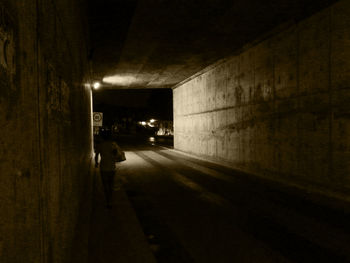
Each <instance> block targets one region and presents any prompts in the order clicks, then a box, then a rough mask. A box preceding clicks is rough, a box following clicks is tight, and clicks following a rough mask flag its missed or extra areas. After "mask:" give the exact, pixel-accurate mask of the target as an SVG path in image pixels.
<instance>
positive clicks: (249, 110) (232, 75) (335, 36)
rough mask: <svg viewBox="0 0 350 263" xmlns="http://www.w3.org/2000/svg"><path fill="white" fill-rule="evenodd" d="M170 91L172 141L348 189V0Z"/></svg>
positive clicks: (250, 167)
mask: <svg viewBox="0 0 350 263" xmlns="http://www.w3.org/2000/svg"><path fill="white" fill-rule="evenodd" d="M173 100H174V129H175V131H174V134H175V135H174V147H175V148H176V149H178V150H181V151H184V152H189V153H192V154H195V155H199V156H202V157H205V158H209V159H211V160H215V161H219V162H224V163H226V164H229V165H230V166H232V167H234V168H238V169H240V170H243V171H246V172H249V173H253V174H256V175H258V176H262V177H264V178H268V179H272V180H278V181H281V182H283V183H289V184H290V183H292V184H293V185H298V186H301V187H307V188H308V189H314V190H316V191H318V192H319V191H321V192H323V193H326V194H331V193H336V194H339V193H341V192H344V191H346V190H349V189H350V120H349V116H350V1H339V2H337V3H336V4H334V5H333V6H331V7H329V8H327V9H325V10H323V11H320V12H318V13H316V14H314V15H313V16H312V17H309V18H308V19H305V20H303V21H301V22H298V23H294V24H293V25H291V26H289V27H288V28H285V29H284V30H282V31H281V30H280V31H279V32H277V33H274V34H271V36H270V37H268V38H267V39H265V40H262V41H260V43H256V44H251V45H250V47H249V48H245V49H244V50H243V51H241V52H240V53H239V54H237V55H235V56H233V57H231V58H228V59H225V60H223V61H221V62H219V63H217V64H215V65H213V66H211V67H209V68H207V69H206V70H204V71H203V72H202V73H200V74H198V75H197V76H194V77H192V78H190V79H189V80H188V81H186V82H184V83H182V84H180V85H179V86H177V87H175V88H174V90H173ZM342 196H343V197H349V196H347V195H346V194H345V195H342Z"/></svg>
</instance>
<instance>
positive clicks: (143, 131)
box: [93, 88, 174, 147]
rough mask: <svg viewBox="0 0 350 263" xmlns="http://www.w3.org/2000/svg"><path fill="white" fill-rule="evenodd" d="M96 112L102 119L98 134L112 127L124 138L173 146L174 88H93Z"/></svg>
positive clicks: (97, 127) (98, 125) (96, 127)
mask: <svg viewBox="0 0 350 263" xmlns="http://www.w3.org/2000/svg"><path fill="white" fill-rule="evenodd" d="M93 112H94V115H96V116H99V117H100V119H102V120H99V124H94V134H95V135H97V134H99V132H100V131H102V130H110V131H111V132H112V134H113V135H114V136H115V137H116V138H118V139H119V140H120V141H123V140H124V141H128V143H130V140H133V141H134V142H135V144H137V143H147V144H151V145H155V144H161V145H164V146H168V147H172V146H173V132H174V129H173V94H172V90H171V89H117V90H116V89H114V90H113V89H103V88H100V89H97V90H94V91H93ZM96 123H97V122H96ZM119 143H121V144H122V142H119Z"/></svg>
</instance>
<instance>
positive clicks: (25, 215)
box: [0, 0, 92, 263]
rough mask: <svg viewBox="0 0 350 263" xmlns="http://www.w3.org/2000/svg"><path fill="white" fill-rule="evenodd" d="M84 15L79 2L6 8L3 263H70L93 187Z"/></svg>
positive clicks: (0, 50)
mask: <svg viewBox="0 0 350 263" xmlns="http://www.w3.org/2000/svg"><path fill="white" fill-rule="evenodd" d="M84 12H85V10H84V8H83V6H82V5H81V3H79V1H78V0H74V1H73V0H57V1H41V0H37V1H14V0H3V1H1V2H0V124H1V128H0V261H1V262H3V263H6V262H11V263H13V262H27V263H30V262H33V263H34V262H35V263H37V262H50V263H52V262H69V261H70V257H71V248H72V244H73V240H74V238H75V235H76V234H75V233H76V224H77V222H78V220H79V211H80V210H81V209H80V207H81V204H82V199H83V198H84V197H86V196H87V194H88V191H89V190H90V189H91V182H92V176H91V170H90V169H91V168H90V163H91V160H92V159H91V158H92V143H91V141H92V137H91V136H92V134H91V133H92V132H91V114H90V113H91V91H90V90H89V89H87V88H85V87H84V85H83V83H84V81H86V77H87V76H86V74H85V73H86V72H87V71H88V68H87V65H88V64H87V61H86V57H87V47H86V43H87V37H88V35H87V34H86V31H85V29H87V25H86V24H85V23H84V21H86V20H85V19H84V17H83V16H82V15H81V14H83V13H84ZM86 220H88V218H86ZM79 242H84V241H83V240H80V241H79ZM81 260H82V261H81V262H83V261H84V259H83V258H81Z"/></svg>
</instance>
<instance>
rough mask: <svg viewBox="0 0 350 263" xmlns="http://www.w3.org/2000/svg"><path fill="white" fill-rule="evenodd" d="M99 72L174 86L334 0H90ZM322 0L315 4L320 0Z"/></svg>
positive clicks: (133, 83) (112, 78)
mask: <svg viewBox="0 0 350 263" xmlns="http://www.w3.org/2000/svg"><path fill="white" fill-rule="evenodd" d="M88 1H89V2H88V3H89V12H88V13H89V14H88V17H89V25H90V31H91V32H90V37H91V52H90V54H89V57H90V59H91V60H92V65H93V77H94V78H95V79H96V80H102V79H103V78H105V81H108V82H109V83H111V84H110V85H107V86H109V87H111V88H116V89H118V88H168V87H172V86H174V85H176V84H177V83H179V82H181V81H183V80H185V79H186V78H188V77H190V76H191V75H193V74H195V73H196V72H198V71H200V70H201V69H203V68H204V67H206V66H208V65H210V64H212V63H213V62H215V61H217V60H218V59H221V58H223V57H225V56H228V55H231V54H233V53H234V52H235V51H237V50H238V49H240V48H242V46H244V45H245V44H247V43H248V42H250V41H252V40H254V39H257V38H259V37H260V36H262V35H263V34H265V33H266V32H268V31H269V30H272V29H273V28H274V27H276V26H277V25H279V24H281V23H285V22H288V21H292V20H298V19H302V18H304V17H306V16H308V15H310V14H311V13H313V12H315V11H317V10H319V9H320V8H323V7H325V6H326V5H329V4H330V3H331V2H334V1H331V0H318V1H314V0H280V1H279V0H265V1H262V0H138V1H137V0H88ZM315 2H317V3H315Z"/></svg>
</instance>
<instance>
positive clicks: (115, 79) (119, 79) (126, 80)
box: [103, 75, 137, 86]
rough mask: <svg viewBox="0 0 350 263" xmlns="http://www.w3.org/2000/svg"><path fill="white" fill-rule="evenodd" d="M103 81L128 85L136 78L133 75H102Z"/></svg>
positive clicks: (135, 80)
mask: <svg viewBox="0 0 350 263" xmlns="http://www.w3.org/2000/svg"><path fill="white" fill-rule="evenodd" d="M103 82H105V83H108V84H114V85H120V86H128V85H130V84H132V83H135V82H137V79H136V78H135V77H134V76H127V75H126V76H119V75H115V76H109V77H104V78H103Z"/></svg>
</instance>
